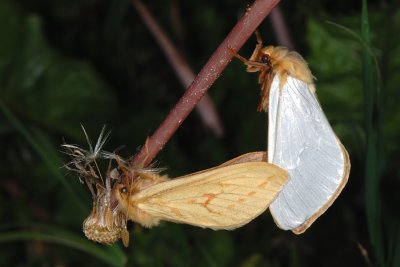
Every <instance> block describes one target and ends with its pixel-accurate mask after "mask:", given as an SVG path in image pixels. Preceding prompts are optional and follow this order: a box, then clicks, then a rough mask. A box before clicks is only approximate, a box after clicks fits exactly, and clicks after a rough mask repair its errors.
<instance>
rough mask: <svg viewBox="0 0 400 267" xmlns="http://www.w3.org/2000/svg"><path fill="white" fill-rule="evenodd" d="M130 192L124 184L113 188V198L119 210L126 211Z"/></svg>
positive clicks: (118, 184)
mask: <svg viewBox="0 0 400 267" xmlns="http://www.w3.org/2000/svg"><path fill="white" fill-rule="evenodd" d="M130 195H131V192H130V191H129V188H128V186H127V185H126V184H125V183H116V184H115V185H114V188H113V197H114V198H115V199H116V200H117V201H118V203H119V205H120V208H121V209H122V210H126V209H127V206H128V200H129V196H130Z"/></svg>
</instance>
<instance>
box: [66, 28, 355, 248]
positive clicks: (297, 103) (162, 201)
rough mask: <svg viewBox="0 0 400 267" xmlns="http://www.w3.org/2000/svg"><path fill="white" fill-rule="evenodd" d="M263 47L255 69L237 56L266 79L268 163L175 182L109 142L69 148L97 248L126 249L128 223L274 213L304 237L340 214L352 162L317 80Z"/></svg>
mask: <svg viewBox="0 0 400 267" xmlns="http://www.w3.org/2000/svg"><path fill="white" fill-rule="evenodd" d="M257 37H258V44H257V46H256V49H255V50H254V52H253V54H252V56H251V57H250V59H249V60H246V59H245V58H243V57H241V56H239V55H237V54H235V56H236V57H238V58H239V59H240V60H241V61H243V62H244V63H245V64H246V65H247V71H248V72H260V75H259V83H260V84H261V86H262V88H261V95H262V97H261V98H262V100H261V103H260V106H259V110H265V111H268V116H269V127H268V146H269V147H268V156H267V161H268V163H267V162H265V160H266V159H265V158H266V156H265V153H262V152H253V153H249V154H245V155H243V156H241V157H238V158H235V159H233V160H231V161H229V162H226V163H224V164H222V165H220V166H218V167H215V168H212V169H208V170H205V171H201V172H197V173H194V174H190V175H187V176H183V177H180V178H177V179H172V180H169V179H168V178H166V177H163V176H160V175H158V174H157V172H155V171H154V170H151V169H150V170H149V169H132V168H130V167H128V164H126V163H125V162H124V161H123V160H122V159H120V158H119V157H118V156H116V155H115V154H113V153H107V152H103V151H102V150H101V147H102V145H103V144H104V142H105V139H106V137H105V138H103V136H102V135H100V138H99V140H98V142H97V144H96V146H95V149H94V150H93V149H92V147H91V145H90V142H89V148H90V150H89V151H85V150H84V149H81V148H79V147H77V146H74V145H64V147H65V148H66V149H67V151H68V154H70V155H71V156H72V157H73V160H72V161H71V162H70V164H67V167H68V168H69V169H72V170H75V171H77V172H78V173H79V175H80V177H81V178H82V179H83V180H84V181H85V182H86V184H87V185H88V187H89V189H90V191H91V192H92V196H93V200H94V203H93V209H92V213H91V214H90V216H89V217H88V218H87V219H86V220H85V221H84V226H83V230H84V233H85V235H86V236H87V237H88V238H89V239H91V240H94V241H97V242H100V243H108V244H110V243H113V242H115V241H117V240H118V239H120V238H121V239H122V241H123V243H124V244H125V245H128V242H129V234H128V232H127V230H126V225H127V220H128V219H129V220H132V221H134V222H137V223H140V224H141V225H143V226H145V227H152V226H154V225H157V224H158V223H159V221H160V220H166V221H171V222H176V223H186V224H191V225H195V226H199V227H205V228H211V229H235V228H237V227H240V226H242V225H244V224H246V223H248V222H250V221H251V220H253V219H254V218H255V217H257V216H258V215H260V214H261V213H262V212H264V211H265V210H266V209H267V208H268V207H269V208H270V211H271V214H272V216H273V218H274V220H275V222H276V224H277V225H278V226H279V227H280V228H282V229H285V230H292V231H293V232H294V233H297V234H299V233H302V232H304V231H305V230H306V229H307V228H308V227H309V226H310V225H311V224H312V223H313V222H314V221H315V220H316V219H317V218H318V217H319V216H320V215H321V214H322V213H323V212H324V211H325V210H326V209H327V208H328V207H329V206H330V205H331V204H332V202H333V201H334V200H335V199H336V197H337V196H338V195H339V194H340V192H341V190H342V189H343V187H344V186H345V184H346V182H347V178H348V175H349V169H350V162H349V157H348V154H347V152H346V150H345V148H344V147H343V145H342V144H341V143H340V141H339V140H338V138H337V137H336V135H335V134H334V132H333V130H332V128H331V127H330V125H329V123H328V121H327V119H326V117H325V115H324V113H323V111H322V109H321V107H320V105H319V103H318V100H317V98H316V95H315V88H314V84H313V82H312V80H313V76H312V74H311V72H310V70H309V68H308V66H307V63H306V62H305V61H304V59H303V58H302V57H301V56H300V55H299V54H297V53H296V52H290V51H288V50H287V49H286V48H283V47H272V46H268V47H265V48H263V47H262V42H261V39H260V38H259V36H258V35H257ZM102 133H103V132H102ZM85 135H86V132H85ZM88 141H89V140H88ZM97 158H106V159H110V160H112V159H113V160H115V161H116V162H117V164H118V168H115V169H111V167H109V169H108V171H107V175H106V177H105V178H104V179H103V177H102V176H101V173H100V170H99V168H98V165H97V162H96V159H97ZM71 164H72V167H71Z"/></svg>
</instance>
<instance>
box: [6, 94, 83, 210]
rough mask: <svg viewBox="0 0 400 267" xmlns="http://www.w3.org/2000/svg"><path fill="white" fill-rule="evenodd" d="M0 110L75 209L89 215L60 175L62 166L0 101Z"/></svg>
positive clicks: (75, 193)
mask: <svg viewBox="0 0 400 267" xmlns="http://www.w3.org/2000/svg"><path fill="white" fill-rule="evenodd" d="M0 108H1V110H2V111H3V114H4V116H5V117H6V118H7V119H8V121H9V122H10V123H11V125H13V126H14V128H15V129H16V130H17V131H18V132H19V133H20V134H21V135H22V136H23V137H24V138H25V139H26V141H27V142H28V143H29V144H30V146H31V147H32V149H33V150H34V151H35V152H36V153H37V154H38V155H39V157H40V158H41V159H42V161H43V162H44V163H45V164H46V166H47V167H48V169H49V171H50V172H51V173H52V175H53V176H54V178H56V179H57V180H58V181H59V182H60V183H61V184H62V185H63V186H64V188H65V189H66V190H67V191H69V192H70V194H71V199H72V200H73V201H75V202H76V204H77V207H79V209H80V210H81V211H82V212H84V213H86V214H88V213H89V209H88V207H86V206H85V205H84V204H83V203H84V202H83V201H82V200H81V199H80V198H78V195H77V192H75V190H73V188H72V187H71V185H70V184H69V183H68V181H67V180H66V179H65V177H64V176H63V175H62V174H61V172H60V170H59V167H60V166H62V164H60V165H59V166H56V164H54V161H53V160H52V158H51V157H49V155H52V154H54V153H53V152H49V151H47V150H46V148H45V146H44V145H42V144H41V143H40V141H39V140H38V138H36V137H34V135H33V134H32V133H31V132H29V131H28V130H27V129H26V128H25V127H24V126H23V125H22V123H21V122H20V121H19V120H18V119H17V118H16V117H15V116H14V114H12V112H11V111H10V110H9V109H8V108H7V107H6V105H5V104H4V103H3V102H1V101H0Z"/></svg>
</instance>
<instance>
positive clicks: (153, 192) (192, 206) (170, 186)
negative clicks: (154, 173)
mask: <svg viewBox="0 0 400 267" xmlns="http://www.w3.org/2000/svg"><path fill="white" fill-rule="evenodd" d="M286 181H287V173H286V172H285V171H284V170H282V169H281V168H278V167H277V166H275V165H272V164H269V163H266V162H248V163H240V164H234V165H229V166H225V167H216V168H213V169H209V170H206V171H202V172H198V173H195V174H191V175H188V176H184V177H180V178H178V179H173V180H170V181H166V182H163V183H159V184H156V185H154V186H151V187H149V188H147V189H145V190H143V191H141V192H139V193H137V194H136V195H134V196H133V198H132V202H135V203H137V207H138V208H139V209H140V210H141V211H142V212H145V213H147V214H150V215H152V216H154V217H155V218H158V219H161V220H168V221H173V222H178V223H187V224H191V225H195V226H200V227H207V228H212V229H234V228H237V227H239V226H242V225H243V224H246V223H248V222H249V221H251V220H252V219H254V218H255V217H257V216H258V215H259V214H261V213H262V212H264V211H265V210H266V209H267V208H268V205H269V204H270V203H271V201H272V200H273V199H274V198H275V197H276V195H277V194H278V193H279V192H280V190H281V189H282V187H283V185H284V184H285V183H286Z"/></svg>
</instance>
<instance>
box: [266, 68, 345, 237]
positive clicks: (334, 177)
mask: <svg viewBox="0 0 400 267" xmlns="http://www.w3.org/2000/svg"><path fill="white" fill-rule="evenodd" d="M279 82H280V77H279V75H278V74H276V75H275V77H274V80H273V82H272V85H271V89H270V96H269V127H268V146H269V147H268V161H269V162H270V163H274V164H276V165H278V166H280V167H281V168H283V169H285V170H287V171H288V173H289V181H288V183H287V184H286V185H285V187H284V188H283V190H282V192H281V193H280V194H279V195H278V197H277V198H276V199H275V200H274V201H273V202H272V203H271V205H270V211H271V214H272V216H273V217H274V220H275V222H276V223H277V225H278V226H279V227H280V228H282V229H285V230H289V229H290V230H293V231H294V232H295V233H302V232H304V231H305V230H306V229H307V228H308V227H309V226H310V225H311V224H312V223H313V222H314V220H315V219H317V218H318V217H319V216H320V215H321V214H322V213H323V212H324V211H325V210H326V209H327V208H328V207H329V206H330V205H331V204H332V202H333V201H334V200H335V198H336V197H337V196H338V194H339V193H340V191H341V190H342V189H343V187H344V185H345V184H346V182H347V178H348V174H349V167H350V163H349V159H348V155H347V152H346V150H345V149H344V147H343V146H342V144H341V143H340V141H339V140H338V138H337V137H336V135H335V133H334V132H333V130H332V128H331V126H330V124H329V122H328V120H327V119H326V117H325V114H324V112H323V111H322V109H321V107H320V105H319V103H318V100H317V99H316V96H315V95H314V94H313V93H312V92H311V91H310V89H309V87H308V84H307V83H305V82H303V81H300V80H298V79H296V78H293V77H291V76H289V77H288V78H287V82H286V83H285V85H284V86H283V88H281V89H280V88H279Z"/></svg>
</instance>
